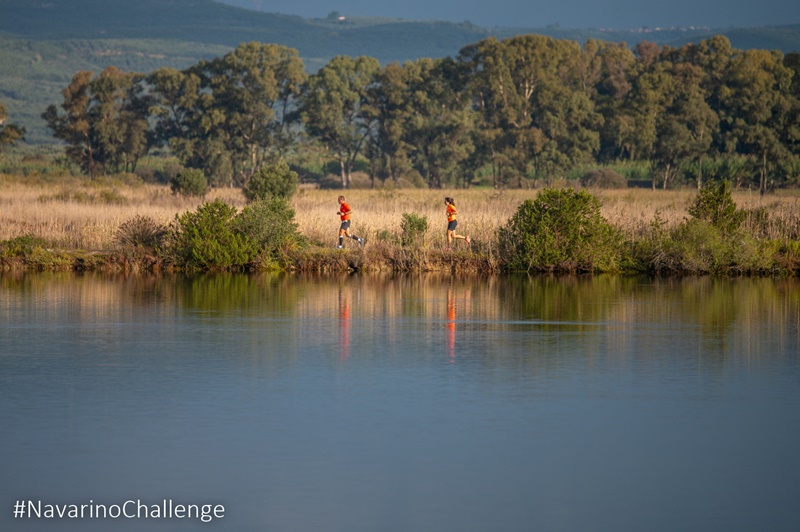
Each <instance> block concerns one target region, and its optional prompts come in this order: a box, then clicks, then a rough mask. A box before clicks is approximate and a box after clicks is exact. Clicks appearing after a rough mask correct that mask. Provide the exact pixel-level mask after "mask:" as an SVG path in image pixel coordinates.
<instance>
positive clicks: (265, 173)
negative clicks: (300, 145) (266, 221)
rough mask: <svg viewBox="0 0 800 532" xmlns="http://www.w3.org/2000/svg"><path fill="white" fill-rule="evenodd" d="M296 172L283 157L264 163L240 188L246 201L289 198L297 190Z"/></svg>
mask: <svg viewBox="0 0 800 532" xmlns="http://www.w3.org/2000/svg"><path fill="white" fill-rule="evenodd" d="M297 182H298V179H297V172H294V171H293V170H291V169H290V168H289V165H288V164H286V161H284V160H283V159H278V160H277V161H275V162H272V163H268V164H265V165H264V166H262V167H261V169H259V170H258V172H256V173H255V174H253V176H252V177H251V178H250V180H249V181H248V182H247V184H246V185H245V186H244V188H243V189H242V192H243V193H244V197H245V198H247V201H256V200H265V199H269V198H284V199H289V198H291V197H292V195H293V194H294V193H295V191H296V190H297Z"/></svg>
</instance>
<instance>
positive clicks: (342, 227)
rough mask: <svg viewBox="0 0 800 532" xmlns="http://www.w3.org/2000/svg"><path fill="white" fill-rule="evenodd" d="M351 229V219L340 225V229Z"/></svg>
mask: <svg viewBox="0 0 800 532" xmlns="http://www.w3.org/2000/svg"><path fill="white" fill-rule="evenodd" d="M348 229H350V220H345V221H343V222H342V225H340V226H339V230H340V231H347V230H348Z"/></svg>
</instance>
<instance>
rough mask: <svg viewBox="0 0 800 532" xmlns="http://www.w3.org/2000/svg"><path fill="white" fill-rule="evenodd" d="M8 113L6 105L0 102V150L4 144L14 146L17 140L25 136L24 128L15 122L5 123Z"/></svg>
mask: <svg viewBox="0 0 800 532" xmlns="http://www.w3.org/2000/svg"><path fill="white" fill-rule="evenodd" d="M6 120H8V114H7V113H6V107H5V106H4V105H3V104H2V102H0V150H2V149H3V147H4V146H14V145H15V144H16V143H17V142H18V141H20V140H23V139H24V138H25V128H24V127H20V126H18V125H16V124H6V123H5V122H6Z"/></svg>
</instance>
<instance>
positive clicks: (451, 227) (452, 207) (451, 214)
mask: <svg viewBox="0 0 800 532" xmlns="http://www.w3.org/2000/svg"><path fill="white" fill-rule="evenodd" d="M444 204H445V205H447V212H446V214H447V247H446V248H445V249H448V250H449V249H451V247H450V246H452V245H453V239H454V238H457V239H461V240H465V241H466V242H467V246H469V245H470V244H471V243H472V241H471V240H470V238H469V237H468V236H462V235H457V234H456V226H457V225H458V222H457V221H456V216H458V211H457V210H456V202H455V200H454V199H453V198H444Z"/></svg>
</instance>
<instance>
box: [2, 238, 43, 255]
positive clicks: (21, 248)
mask: <svg viewBox="0 0 800 532" xmlns="http://www.w3.org/2000/svg"><path fill="white" fill-rule="evenodd" d="M44 246H45V241H44V239H43V238H41V237H38V236H34V235H22V236H18V237H14V238H11V239H9V240H5V241H2V242H0V249H2V256H3V257H25V256H27V255H31V254H33V252H34V250H36V249H43V248H44Z"/></svg>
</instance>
